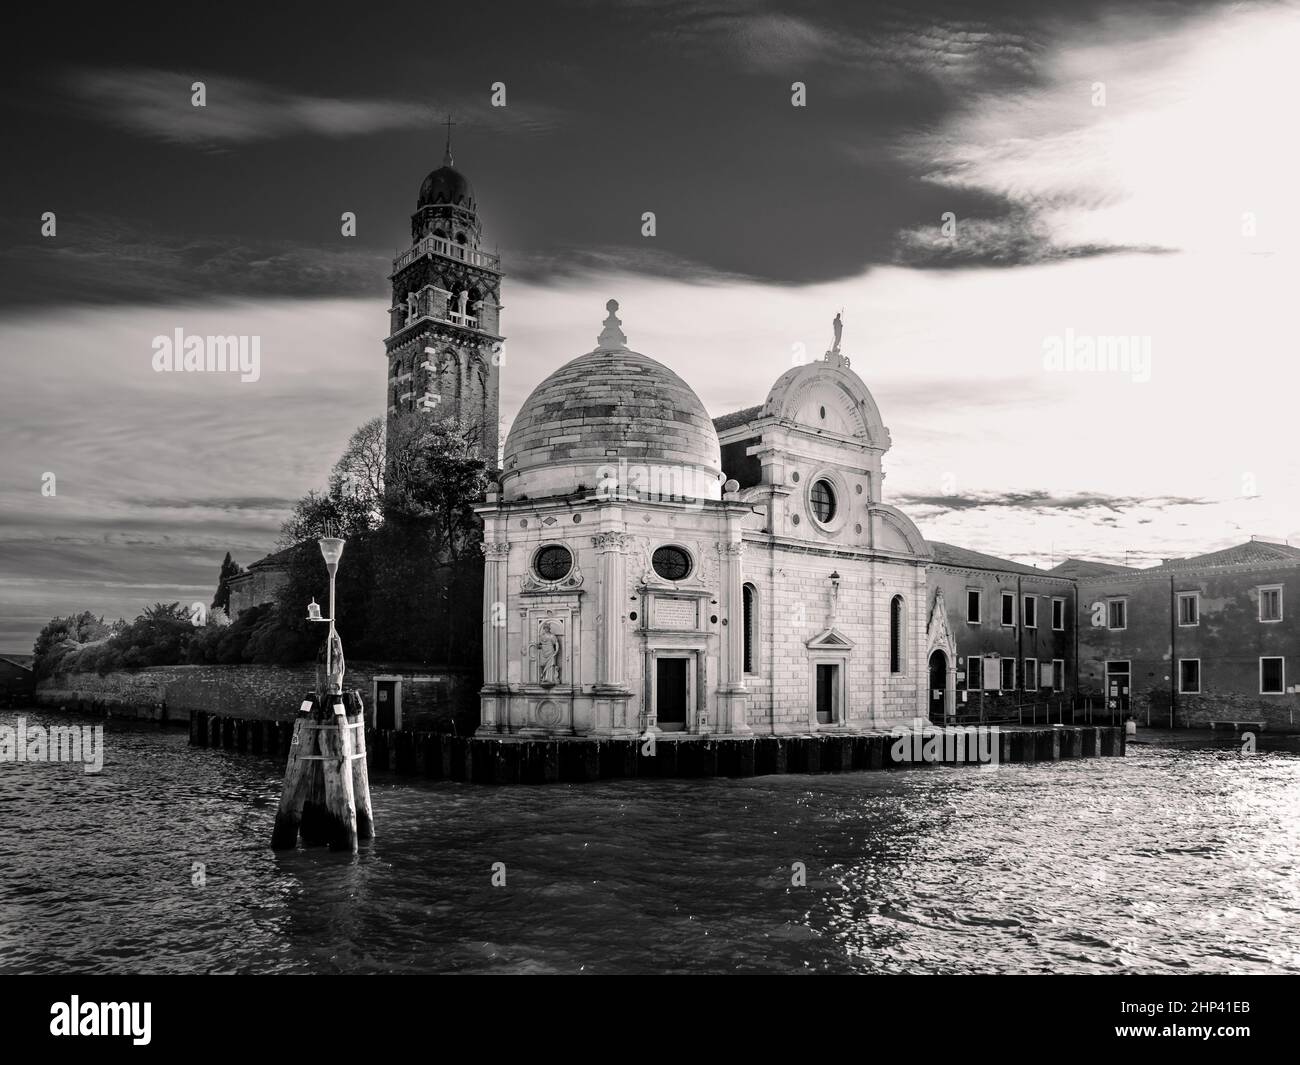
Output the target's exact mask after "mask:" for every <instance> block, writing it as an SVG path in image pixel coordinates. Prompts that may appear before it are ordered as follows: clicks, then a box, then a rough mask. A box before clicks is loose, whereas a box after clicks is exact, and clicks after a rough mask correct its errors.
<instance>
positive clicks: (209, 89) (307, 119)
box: [66, 69, 560, 147]
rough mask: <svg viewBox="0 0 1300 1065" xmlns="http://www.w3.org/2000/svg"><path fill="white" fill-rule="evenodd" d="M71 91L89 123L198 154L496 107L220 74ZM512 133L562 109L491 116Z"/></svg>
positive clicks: (544, 123) (139, 76)
mask: <svg viewBox="0 0 1300 1065" xmlns="http://www.w3.org/2000/svg"><path fill="white" fill-rule="evenodd" d="M199 82H202V84H203V93H204V104H203V106H202V107H198V106H195V104H194V91H193V89H192V86H194V85H195V84H197V83H199ZM66 85H67V89H68V91H69V92H70V94H71V95H72V96H73V98H74V99H75V100H76V102H77V105H78V106H79V108H80V109H81V110H82V111H83V112H84V113H85V114H87V115H88V116H90V117H93V118H98V119H102V120H105V121H108V122H111V123H113V124H114V125H116V126H119V127H121V128H123V129H125V130H127V131H129V132H131V133H134V134H137V135H139V136H144V137H152V138H156V139H158V140H161V141H165V142H169V143H174V144H185V145H193V146H199V147H212V146H217V145H223V144H239V143H248V142H252V141H263V140H273V139H279V138H284V137H290V136H295V135H305V136H321V137H332V138H337V139H345V138H356V137H367V136H372V135H374V134H376V133H383V132H386V131H389V130H397V131H403V132H414V131H424V132H427V131H428V130H429V129H430V128H432V127H433V125H434V123H435V122H436V121H437V119H438V118H439V117H441V114H442V113H443V112H448V113H450V112H454V113H456V114H457V115H459V116H460V119H461V121H465V120H466V119H467V118H468V119H469V120H482V119H484V118H485V117H486V116H487V114H488V111H489V108H490V106H491V105H490V103H489V102H488V101H487V100H486V99H485V98H484V97H483V96H482V95H481V94H480V95H478V96H470V95H468V94H462V95H459V96H457V97H455V98H444V99H441V100H439V101H437V103H438V104H440V105H441V106H439V107H435V106H434V105H433V103H431V102H430V101H419V102H417V101H407V100H383V99H357V98H353V99H346V98H341V97H333V96H313V95H309V94H305V93H300V92H291V91H286V90H283V89H280V88H277V87H275V86H272V85H267V84H263V83H260V82H256V81H253V80H251V79H248V78H239V77H231V76H228V75H225V74H222V73H220V72H216V73H213V74H210V75H209V74H203V75H202V76H201V77H199V76H196V75H195V74H193V73H191V74H181V73H177V72H175V71H166V70H152V69H142V70H113V69H89V70H74V71H71V72H70V73H69V74H68V76H67V81H66ZM493 118H494V120H496V121H497V124H498V125H499V126H500V127H502V128H504V129H506V130H508V131H510V132H513V133H541V132H545V131H546V130H548V129H550V128H551V127H552V126H553V125H555V124H556V123H557V122H558V121H559V120H560V115H559V112H558V110H557V109H556V108H553V107H548V106H545V105H540V104H536V103H532V104H524V105H522V106H518V107H515V108H513V109H507V110H504V111H503V113H502V114H501V115H500V116H499V118H498V116H493Z"/></svg>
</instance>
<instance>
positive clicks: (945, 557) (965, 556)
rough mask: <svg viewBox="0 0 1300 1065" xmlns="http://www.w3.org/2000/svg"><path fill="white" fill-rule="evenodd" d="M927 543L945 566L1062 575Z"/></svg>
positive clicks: (973, 552) (974, 552) (943, 545)
mask: <svg viewBox="0 0 1300 1065" xmlns="http://www.w3.org/2000/svg"><path fill="white" fill-rule="evenodd" d="M926 543H927V544H929V545H930V554H931V555H932V556H933V559H934V561H935V562H937V563H939V564H940V565H944V566H964V567H966V568H967V569H990V570H1002V571H1004V572H1007V573H1024V574H1028V575H1031V576H1034V577H1059V576H1060V574H1055V573H1052V572H1051V571H1050V570H1043V569H1038V568H1037V567H1035V566H1026V565H1024V564H1023V563H1020V562H1012V561H1011V560H1010V559H1006V558H998V557H997V556H996V555H986V554H984V553H983V552H982V551H971V550H970V549H969V548H965V547H954V546H953V545H952V544H945V543H940V542H939V541H938V540H927V541H926Z"/></svg>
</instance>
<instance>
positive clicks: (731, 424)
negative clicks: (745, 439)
mask: <svg viewBox="0 0 1300 1065" xmlns="http://www.w3.org/2000/svg"><path fill="white" fill-rule="evenodd" d="M762 410H763V405H762V404H761V403H760V404H758V405H757V406H754V407H746V408H745V409H744V410H733V411H732V412H731V413H730V414H724V415H723V416H722V417H721V418H714V419H713V428H714V429H716V430H717V431H718V432H722V431H723V430H725V429H734V428H735V427H736V426H737V425H744V424H745V423H746V422H752V421H753V420H754V419H755V418H757V417H758V415H759V413H760V412H761V411H762Z"/></svg>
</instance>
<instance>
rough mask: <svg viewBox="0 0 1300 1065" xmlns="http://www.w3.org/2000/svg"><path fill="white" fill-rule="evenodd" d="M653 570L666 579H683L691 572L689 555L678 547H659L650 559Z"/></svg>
mask: <svg viewBox="0 0 1300 1065" xmlns="http://www.w3.org/2000/svg"><path fill="white" fill-rule="evenodd" d="M650 564H651V565H652V566H654V568H655V572H656V573H657V574H659V576H661V577H662V578H663V579H664V580H666V581H680V580H684V579H685V578H686V577H687V576H688V575H689V574H690V572H691V556H690V555H688V554H687V553H686V552H685V551H683V550H682V549H681V548H680V547H661V548H659V549H658V550H657V551H655V553H654V556H653V557H652V558H651V560H650Z"/></svg>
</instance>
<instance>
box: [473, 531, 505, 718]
mask: <svg viewBox="0 0 1300 1065" xmlns="http://www.w3.org/2000/svg"><path fill="white" fill-rule="evenodd" d="M482 547H483V689H482V695H481V699H480V710H481V713H480V717H481V721H480V724H479V727H478V731H479V733H480V734H483V733H487V734H494V733H497V732H500V731H502V728H503V726H504V725H505V724H506V719H505V717H504V710H505V704H506V702H507V700H508V699H509V686H508V675H507V668H508V663H509V646H508V623H509V617H508V614H507V611H506V580H507V577H508V573H507V569H508V559H509V555H510V544H509V542H508V541H485V542H484V543H483V545H482Z"/></svg>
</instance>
